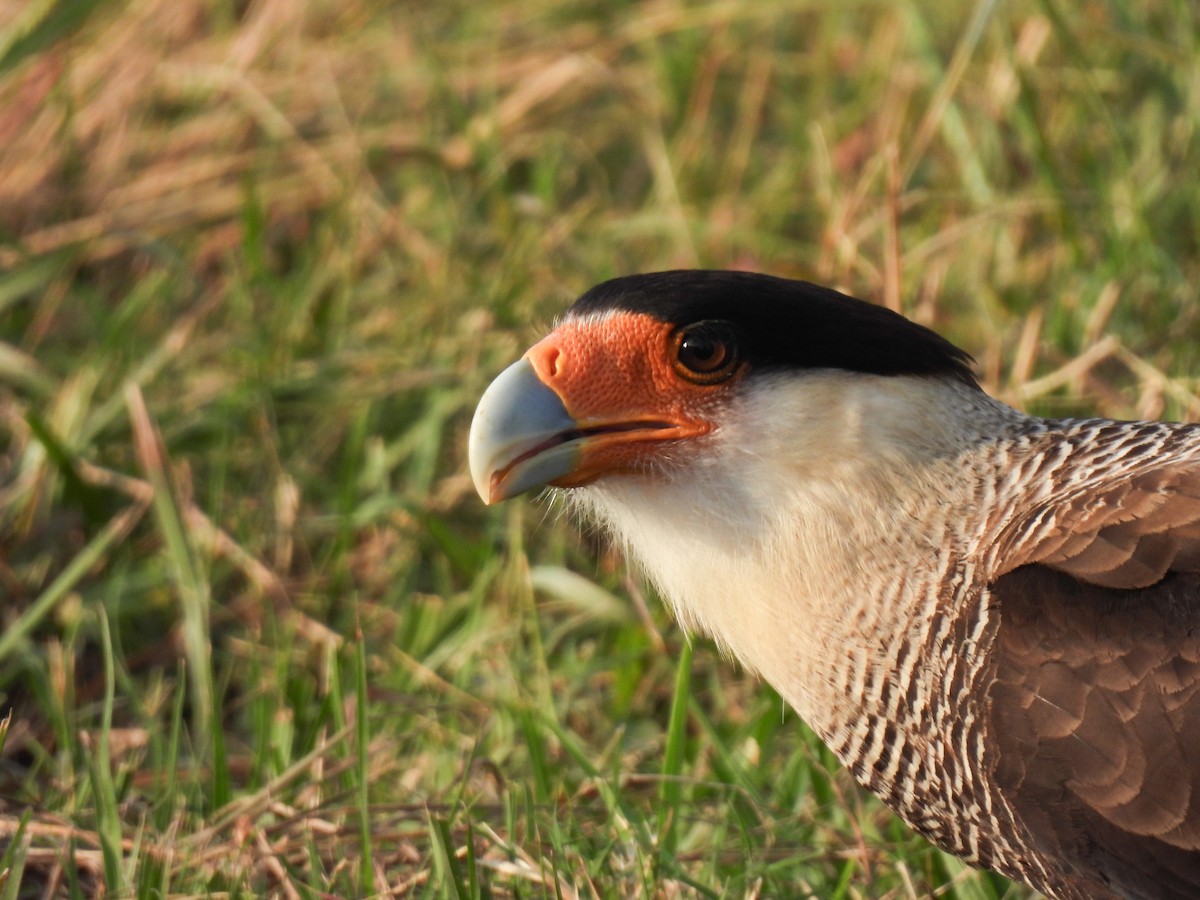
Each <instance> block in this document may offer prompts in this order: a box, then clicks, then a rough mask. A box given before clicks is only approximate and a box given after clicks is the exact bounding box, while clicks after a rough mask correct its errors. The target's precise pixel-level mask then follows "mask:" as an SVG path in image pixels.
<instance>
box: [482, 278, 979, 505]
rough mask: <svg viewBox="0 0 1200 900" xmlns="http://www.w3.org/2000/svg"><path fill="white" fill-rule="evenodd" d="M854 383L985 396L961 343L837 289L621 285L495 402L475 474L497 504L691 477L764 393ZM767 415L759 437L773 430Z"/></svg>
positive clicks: (758, 283)
mask: <svg viewBox="0 0 1200 900" xmlns="http://www.w3.org/2000/svg"><path fill="white" fill-rule="evenodd" d="M845 372H850V373H856V374H866V375H876V376H891V375H916V376H943V380H947V379H948V380H950V381H954V382H957V383H959V384H963V385H968V386H970V387H972V388H973V387H974V379H973V376H972V374H971V372H970V368H969V358H968V357H967V355H966V354H965V353H963V352H962V351H961V350H959V349H957V348H956V347H954V345H952V344H950V343H949V342H948V341H946V340H945V339H943V338H941V337H940V336H938V335H937V334H935V333H934V332H932V331H930V330H928V329H926V328H924V327H922V326H920V325H917V324H915V323H913V322H910V321H908V320H907V319H905V318H904V317H902V316H900V315H898V314H896V313H893V312H891V311H889V310H887V309H884V308H882V307H878V306H874V305H871V304H869V303H865V302H863V301H861V300H855V299H853V298H851V297H847V296H845V295H843V294H840V293H838V292H836V291H833V290H830V289H828V288H823V287H819V286H817V285H814V284H809V283H807V282H802V281H791V280H787V279H782V278H775V277H771V276H767V275H757V274H752V273H747V272H727V271H671V272H659V273H653V274H647V275H634V276H628V277H624V278H617V279H614V280H612V281H607V282H605V283H603V284H601V285H598V286H597V287H595V288H593V289H591V290H590V291H588V292H587V293H585V294H584V295H583V296H582V297H580V298H579V299H578V300H577V301H576V302H575V304H574V305H573V306H572V307H571V308H570V310H568V312H567V313H566V315H565V316H564V317H563V319H562V320H561V321H560V323H559V324H558V326H557V327H556V328H555V329H554V330H553V331H552V332H551V333H550V334H549V335H547V336H546V337H545V338H543V339H542V340H541V341H539V342H538V343H536V344H534V345H533V346H532V347H531V348H530V349H529V350H528V351H527V352H526V354H525V355H524V356H523V357H522V358H521V359H520V360H518V361H517V362H516V363H514V364H513V365H512V366H510V367H509V368H508V369H506V370H505V371H504V372H502V373H501V374H500V375H499V376H498V377H497V378H496V380H495V381H494V382H493V383H492V384H491V386H490V387H489V388H488V389H487V391H486V392H485V394H484V396H483V398H482V399H481V401H480V403H479V407H478V409H477V411H476V413H475V418H474V421H473V422H472V425H471V433H470V439H469V458H470V466H471V474H472V477H473V479H474V482H475V486H476V488H477V490H478V491H479V494H480V496H481V497H482V498H483V499H484V501H485V502H487V503H495V502H497V501H500V500H504V499H507V498H509V497H512V496H515V495H517V494H520V493H522V492H524V491H528V490H532V489H535V488H540V487H544V486H546V485H551V486H554V487H561V488H575V487H581V486H584V485H589V484H592V483H594V482H598V481H601V480H603V479H609V478H621V477H625V478H647V477H650V478H653V477H656V476H664V475H676V476H677V475H679V474H680V473H681V472H683V471H686V469H687V467H688V466H693V465H694V464H695V463H696V461H697V460H700V459H703V458H704V457H705V455H706V454H707V455H709V456H710V457H711V455H712V454H713V453H719V452H726V451H727V450H728V447H722V446H721V445H720V443H719V442H716V441H714V437H715V436H717V435H719V434H720V433H721V432H722V429H723V428H724V427H725V426H727V425H728V423H729V421H730V417H731V416H733V415H736V414H737V413H738V411H739V410H740V409H744V408H745V406H746V399H747V398H748V397H749V396H751V395H752V394H753V393H754V391H755V389H756V388H760V387H762V386H763V385H764V384H772V385H779V384H781V383H782V384H792V383H795V382H796V381H797V380H798V379H803V378H804V377H805V376H813V375H816V376H818V377H820V376H828V375H830V374H831V373H845ZM809 380H810V381H811V380H812V379H811V378H810V379H809ZM818 393H819V392H818ZM766 415H767V418H766V419H764V420H763V421H761V423H759V424H761V426H762V427H763V428H764V429H767V430H771V421H770V415H771V414H770V412H769V411H768V412H767V414H766ZM810 418H811V417H810ZM775 433H776V434H777V435H778V432H775ZM782 438H783V440H784V442H785V443H786V441H787V440H788V439H789V435H787V434H786V433H785V434H783V435H782Z"/></svg>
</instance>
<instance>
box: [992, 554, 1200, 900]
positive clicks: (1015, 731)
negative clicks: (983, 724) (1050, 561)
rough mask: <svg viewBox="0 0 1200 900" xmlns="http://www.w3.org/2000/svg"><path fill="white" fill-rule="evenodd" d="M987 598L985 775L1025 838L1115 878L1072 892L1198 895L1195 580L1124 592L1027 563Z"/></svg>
mask: <svg viewBox="0 0 1200 900" xmlns="http://www.w3.org/2000/svg"><path fill="white" fill-rule="evenodd" d="M993 594H994V597H995V599H996V600H997V601H998V603H999V607H1000V609H1001V611H1002V612H1001V625H1000V627H999V629H998V632H997V639H996V643H995V645H994V648H995V665H996V669H995V681H994V683H993V686H992V689H991V691H990V699H991V725H992V733H993V736H994V740H995V748H996V759H997V765H996V769H995V772H994V777H995V779H996V784H997V788H998V789H999V790H1000V792H1001V793H1002V794H1003V795H1004V796H1005V797H1006V799H1008V801H1009V803H1010V804H1011V805H1012V808H1013V811H1014V813H1015V815H1016V816H1017V818H1018V820H1019V821H1023V822H1025V823H1026V827H1027V828H1028V829H1029V832H1030V840H1031V841H1036V842H1039V843H1040V844H1042V845H1043V846H1041V847H1040V848H1039V850H1040V853H1041V855H1043V858H1048V859H1052V860H1055V861H1056V864H1057V865H1061V866H1062V867H1063V872H1064V874H1065V877H1064V879H1063V880H1064V882H1065V883H1071V882H1072V880H1079V879H1087V878H1090V877H1092V876H1093V875H1095V876H1096V877H1099V878H1101V879H1102V881H1105V882H1107V883H1109V884H1111V885H1112V889H1113V893H1111V894H1106V893H1097V891H1098V890H1099V889H1098V888H1097V887H1095V886H1092V887H1090V888H1088V889H1087V890H1085V891H1082V892H1081V893H1079V894H1078V895H1077V896H1081V897H1091V896H1101V897H1103V896H1117V897H1124V896H1129V897H1200V603H1198V602H1197V600H1198V598H1200V578H1197V577H1196V576H1191V575H1171V576H1168V578H1167V579H1165V580H1164V581H1163V582H1161V583H1160V584H1159V585H1157V586H1155V587H1154V588H1150V589H1146V590H1143V591H1140V592H1138V593H1137V595H1136V596H1134V597H1130V596H1126V592H1123V591H1117V590H1113V589H1104V588H1096V587H1094V586H1091V585H1086V584H1082V583H1081V582H1079V581H1078V580H1076V579H1074V578H1071V577H1070V576H1068V575H1066V574H1065V573H1061V572H1055V571H1053V570H1051V569H1048V568H1045V567H1042V566H1028V567H1024V568H1021V569H1018V570H1016V571H1015V572H1012V573H1010V574H1008V575H1005V576H1003V577H1002V578H1001V579H999V580H998V581H997V582H996V583H995V585H994V586H993ZM1080 883H1082V882H1080ZM1066 896H1071V895H1069V894H1068V895H1066Z"/></svg>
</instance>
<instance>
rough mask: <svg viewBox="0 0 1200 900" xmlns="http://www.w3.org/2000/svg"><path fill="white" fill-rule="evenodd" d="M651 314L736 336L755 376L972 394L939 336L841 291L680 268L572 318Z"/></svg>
mask: <svg viewBox="0 0 1200 900" xmlns="http://www.w3.org/2000/svg"><path fill="white" fill-rule="evenodd" d="M607 310H627V311H629V312H639V313H645V314H647V315H650V316H653V317H655V318H657V319H660V320H662V321H664V322H672V323H674V324H677V325H681V326H682V325H687V324H690V323H693V322H699V321H702V320H705V319H718V320H722V321H725V322H728V323H729V324H730V325H732V326H733V327H734V329H736V331H737V333H738V337H739V340H740V342H741V351H742V356H743V358H744V359H746V360H747V361H748V362H749V363H750V364H751V365H752V366H754V367H755V368H756V369H760V370H762V369H799V368H805V369H818V368H829V369H846V370H849V371H854V372H866V373H869V374H873V375H943V376H950V377H953V378H957V379H958V380H960V381H963V382H965V383H967V384H970V385H972V386H976V381H975V376H974V373H973V372H972V370H971V357H970V356H969V355H968V354H967V353H965V352H964V351H962V350H960V349H959V348H958V347H956V346H954V345H953V344H952V343H950V342H949V341H948V340H946V339H945V338H944V337H942V336H941V335H939V334H937V333H936V332H933V331H930V330H929V329H928V328H925V327H924V326H922V325H918V324H917V323H915V322H910V321H909V320H908V319H906V318H904V316H901V315H899V314H898V313H894V312H892V311H891V310H889V309H885V308H884V307H882V306H875V305H874V304H871V303H867V302H865V301H863V300H856V299H855V298H853V297H848V296H846V295H845V294H841V293H838V292H837V291H835V290H833V289H831V288H827V287H821V286H820V285H816V284H810V283H809V282H807V281H792V280H789V279H786V278H776V277H774V276H771V275H758V274H755V273H752V272H728V271H712V270H689V269H680V270H677V271H672V272H653V273H649V274H645V275H628V276H625V277H623V278H614V279H613V280H611V281H606V282H604V283H603V284H599V285H597V286H596V287H594V288H592V289H591V290H590V291H588V292H587V293H586V294H584V295H583V296H582V297H580V298H579V299H578V300H576V301H575V304H574V305H573V306H572V307H571V309H570V311H569V313H568V315H572V316H579V315H587V314H588V313H596V312H604V311H607Z"/></svg>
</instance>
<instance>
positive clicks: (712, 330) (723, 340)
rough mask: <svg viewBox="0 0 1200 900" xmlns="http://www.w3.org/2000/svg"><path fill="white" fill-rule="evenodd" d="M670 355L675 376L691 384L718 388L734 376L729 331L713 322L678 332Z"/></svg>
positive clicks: (735, 361)
mask: <svg viewBox="0 0 1200 900" xmlns="http://www.w3.org/2000/svg"><path fill="white" fill-rule="evenodd" d="M672 352H673V356H674V359H673V362H674V364H675V371H676V373H677V374H678V375H679V376H680V377H681V378H684V379H686V380H687V381H690V382H692V383H693V384H718V383H720V382H722V381H724V380H725V379H727V378H729V376H731V375H732V374H733V373H734V371H735V370H736V369H737V365H738V361H739V353H738V346H737V338H736V336H735V335H734V332H733V329H732V328H731V327H730V326H729V325H728V324H727V323H725V322H720V321H717V320H713V319H705V320H703V321H700V322H693V323H692V324H690V325H684V326H683V327H682V328H680V329H678V330H677V331H676V332H675V334H674V338H673V341H672Z"/></svg>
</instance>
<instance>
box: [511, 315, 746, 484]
mask: <svg viewBox="0 0 1200 900" xmlns="http://www.w3.org/2000/svg"><path fill="white" fill-rule="evenodd" d="M674 336H675V326H673V325H671V324H669V323H665V322H661V321H659V320H658V319H655V318H653V317H651V316H647V315H643V314H640V313H616V314H613V315H609V316H605V317H602V318H585V319H580V320H575V321H568V322H565V323H564V324H562V325H561V326H559V327H558V328H557V329H555V330H554V331H553V332H552V333H551V334H550V335H548V336H547V337H546V338H544V339H543V340H541V341H539V342H538V343H537V344H534V345H533V346H532V347H531V348H529V350H528V352H526V354H525V357H526V358H527V359H528V360H529V362H530V364H531V365H532V366H533V368H534V371H535V372H536V373H537V376H538V378H539V380H541V381H542V382H543V383H544V384H545V385H546V386H547V387H549V388H550V389H551V390H553V391H554V392H555V393H556V394H557V395H558V397H559V399H560V400H561V401H562V402H563V405H564V406H565V407H566V409H567V412H568V413H569V414H570V415H571V417H572V418H573V419H575V421H576V423H577V425H578V430H579V432H580V433H581V436H582V437H583V438H584V440H583V443H582V452H581V456H580V460H579V465H578V466H577V467H576V469H575V470H574V471H572V472H571V473H570V474H569V475H567V476H564V477H563V478H560V479H558V480H556V481H553V482H551V483H552V484H553V485H554V486H555V487H579V486H581V485H585V484H587V483H589V482H591V481H594V480H595V479H596V478H598V477H600V476H602V475H607V474H613V473H622V472H633V471H638V470H640V469H644V468H645V461H646V459H647V458H649V457H650V456H651V455H652V453H653V452H654V451H655V450H656V449H657V445H659V444H661V443H662V442H664V441H677V440H684V439H687V438H696V437H700V436H702V435H705V434H708V433H709V432H710V431H712V430H713V429H714V428H715V427H716V426H715V421H714V413H715V411H716V410H715V407H716V406H717V404H718V403H719V402H720V401H721V399H722V397H723V396H724V395H725V394H727V393H728V391H729V389H730V387H731V385H732V384H734V383H735V382H736V381H737V380H738V378H739V376H740V374H741V373H740V372H734V374H733V375H732V376H731V377H729V378H728V379H726V380H724V381H722V382H721V383H719V384H697V383H694V382H692V381H689V380H688V379H687V378H685V377H684V376H683V375H682V374H681V373H680V372H679V371H678V369H677V367H676V364H675V358H674V356H675V348H674V344H675V341H674Z"/></svg>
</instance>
